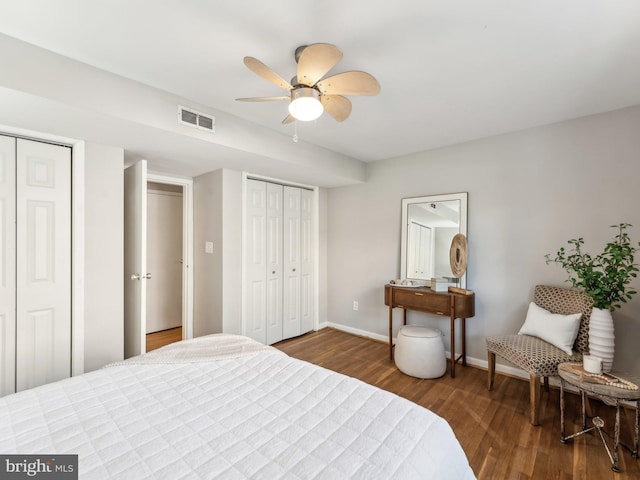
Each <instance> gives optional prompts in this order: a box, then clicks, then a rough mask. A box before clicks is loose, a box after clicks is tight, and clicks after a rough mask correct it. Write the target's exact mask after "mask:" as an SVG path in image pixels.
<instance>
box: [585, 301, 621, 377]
mask: <svg viewBox="0 0 640 480" xmlns="http://www.w3.org/2000/svg"><path fill="white" fill-rule="evenodd" d="M614 352H615V337H614V335H613V317H612V316H611V311H610V310H609V309H601V308H594V309H593V310H592V311H591V319H590V320H589V354H590V355H592V356H595V357H600V358H601V359H602V371H603V372H610V371H611V367H612V366H613V356H614Z"/></svg>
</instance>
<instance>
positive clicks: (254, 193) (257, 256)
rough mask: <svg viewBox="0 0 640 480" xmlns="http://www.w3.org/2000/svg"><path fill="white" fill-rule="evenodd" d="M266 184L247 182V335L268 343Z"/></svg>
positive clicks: (253, 181)
mask: <svg viewBox="0 0 640 480" xmlns="http://www.w3.org/2000/svg"><path fill="white" fill-rule="evenodd" d="M266 197H267V184H266V183H265V182H260V181H257V180H248V181H247V191H246V200H247V204H246V228H247V232H246V244H245V262H246V269H245V273H246V275H245V315H244V317H245V335H247V336H248V337H251V338H253V339H254V340H257V341H258V342H261V343H266V341H267V334H266V294H267V293H266V292H267V285H266V283H267V276H266V273H267V242H266V238H265V237H266V221H267V220H266Z"/></svg>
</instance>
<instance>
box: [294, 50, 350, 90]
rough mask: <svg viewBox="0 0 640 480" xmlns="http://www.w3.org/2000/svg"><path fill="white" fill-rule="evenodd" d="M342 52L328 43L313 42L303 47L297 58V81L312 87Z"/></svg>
mask: <svg viewBox="0 0 640 480" xmlns="http://www.w3.org/2000/svg"><path fill="white" fill-rule="evenodd" d="M341 59H342V52H341V51H340V50H339V49H338V47H336V46H335V45H331V44H329V43H314V44H313V45H309V46H308V47H305V49H304V50H303V51H302V53H301V54H300V58H299V59H298V71H297V73H296V76H297V78H298V82H300V83H301V84H303V85H307V86H309V87H313V86H314V85H315V84H316V83H317V82H318V80H320V79H321V78H322V77H324V76H325V75H326V73H327V72H328V71H329V70H331V69H332V68H333V67H334V66H335V65H336V64H337V63H338V62H339V61H340V60H341Z"/></svg>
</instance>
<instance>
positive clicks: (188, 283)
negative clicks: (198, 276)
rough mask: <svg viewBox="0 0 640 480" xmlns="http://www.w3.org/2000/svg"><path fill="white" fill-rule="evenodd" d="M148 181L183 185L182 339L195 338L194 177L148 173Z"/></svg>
mask: <svg viewBox="0 0 640 480" xmlns="http://www.w3.org/2000/svg"><path fill="white" fill-rule="evenodd" d="M147 182H156V183H163V184H165V185H179V186H181V187H182V258H183V259H184V270H183V271H184V275H183V276H182V339H183V340H187V339H189V338H193V270H194V269H193V179H191V178H183V177H173V176H171V175H161V174H157V173H147ZM147 241H148V240H147ZM144 334H146V332H143V335H144Z"/></svg>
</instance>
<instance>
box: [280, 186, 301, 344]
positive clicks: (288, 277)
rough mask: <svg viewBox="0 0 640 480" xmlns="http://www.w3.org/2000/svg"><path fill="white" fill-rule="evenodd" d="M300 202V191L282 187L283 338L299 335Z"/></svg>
mask: <svg viewBox="0 0 640 480" xmlns="http://www.w3.org/2000/svg"><path fill="white" fill-rule="evenodd" d="M300 200H301V190H300V189H299V188H295V187H284V212H283V222H284V228H283V233H284V239H283V248H284V258H283V262H284V263H283V270H284V273H283V278H284V283H283V288H284V292H283V336H284V338H291V337H296V336H298V335H300V333H301V331H300V265H301V262H300Z"/></svg>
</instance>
